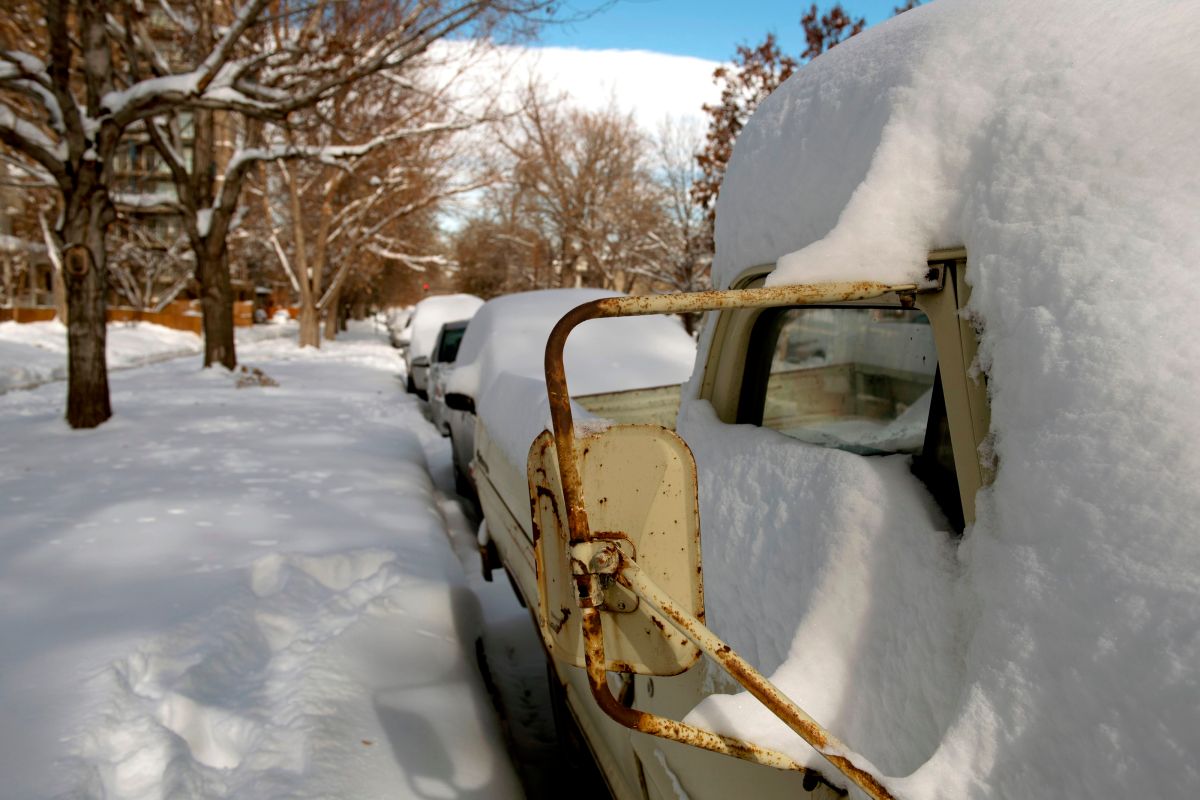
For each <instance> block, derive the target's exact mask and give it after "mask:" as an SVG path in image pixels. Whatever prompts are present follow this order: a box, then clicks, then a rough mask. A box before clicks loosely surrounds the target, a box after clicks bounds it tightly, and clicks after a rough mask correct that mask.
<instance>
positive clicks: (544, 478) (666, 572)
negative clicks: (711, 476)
mask: <svg viewBox="0 0 1200 800" xmlns="http://www.w3.org/2000/svg"><path fill="white" fill-rule="evenodd" d="M575 445H576V452H577V454H578V464H579V476H580V481H581V486H582V490H583V496H584V498H586V500H585V503H586V506H587V515H588V519H589V523H590V533H591V540H592V541H593V542H604V543H609V542H611V543H615V544H616V546H617V548H618V549H619V550H620V553H621V556H622V558H627V559H630V560H632V561H634V562H636V563H637V565H638V566H639V567H640V568H641V570H642V571H643V572H645V573H646V574H647V575H648V576H650V577H651V578H652V579H653V580H654V581H655V583H657V584H658V585H659V586H660V587H662V589H663V590H664V591H666V592H667V593H668V594H670V596H671V597H672V598H673V600H674V601H675V602H676V603H677V604H678V605H679V606H680V607H681V608H683V609H685V610H687V612H688V613H690V614H691V615H692V616H694V617H697V618H700V619H703V618H704V586H703V580H702V577H701V567H700V515H699V510H698V504H697V496H696V462H695V460H694V459H693V458H692V451H691V450H690V449H689V448H688V446H687V445H686V444H685V443H684V442H683V440H682V439H680V438H679V437H678V436H676V435H675V434H674V433H672V432H671V431H669V430H667V429H666V428H662V427H659V426H657V425H614V426H612V427H610V428H606V429H604V430H601V431H599V432H595V433H591V434H588V435H587V436H584V437H582V438H580V439H578V440H576V442H575ZM528 470H529V501H530V505H531V509H532V516H533V539H534V556H535V559H536V563H537V579H538V609H537V615H538V627H539V628H540V630H541V633H542V638H543V640H544V641H545V643H546V647H547V648H548V649H549V651H550V652H551V653H552V654H554V656H555V657H556V658H558V659H560V660H563V661H566V662H568V663H571V664H574V665H576V666H579V667H584V666H586V660H585V653H584V636H583V631H582V627H581V624H580V620H581V618H582V615H581V614H580V613H579V611H580V607H579V603H580V600H579V596H580V595H579V593H580V591H581V589H580V582H579V580H578V577H579V576H580V575H581V572H585V571H587V569H586V567H584V565H581V564H578V563H573V562H574V561H577V560H578V551H576V552H575V556H576V558H575V559H573V558H572V545H573V544H577V542H572V537H571V531H570V527H569V521H568V518H567V514H566V508H567V506H566V501H565V500H564V497H563V490H562V482H561V481H562V479H561V476H560V471H559V465H558V456H557V453H556V450H555V444H554V437H553V436H552V435H551V434H550V433H549V432H544V433H542V435H541V436H539V437H538V438H537V439H535V440H534V442H533V446H532V447H531V448H530V451H529V462H528ZM600 584H601V586H600V593H601V595H602V597H601V599H600V602H599V604H598V606H597V608H598V609H599V610H600V613H601V618H602V620H603V632H604V657H605V661H606V664H605V668H606V669H607V670H610V671H614V672H636V673H639V674H643V675H677V674H679V673H680V672H683V671H685V670H686V669H688V668H689V667H690V666H692V665H693V664H694V663H696V661H697V660H698V659H699V657H700V651H699V649H698V648H697V647H696V646H695V645H694V644H692V642H690V641H689V640H688V639H687V637H685V636H684V635H683V634H681V633H679V632H678V631H676V630H675V629H674V628H673V627H672V626H671V624H670V623H669V622H667V621H666V620H665V619H664V618H663V617H662V616H661V615H659V614H658V613H657V612H656V611H654V610H653V609H651V608H650V606H649V604H648V603H644V602H640V601H639V598H638V596H637V595H636V594H634V593H633V592H632V591H630V590H629V589H627V588H625V587H624V586H621V585H620V584H619V583H618V582H617V581H616V580H615V578H613V577H612V576H603V577H601V578H600Z"/></svg>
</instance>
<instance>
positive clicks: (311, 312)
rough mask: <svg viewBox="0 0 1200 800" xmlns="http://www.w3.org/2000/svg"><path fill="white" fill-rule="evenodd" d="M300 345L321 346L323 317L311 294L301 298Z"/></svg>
mask: <svg viewBox="0 0 1200 800" xmlns="http://www.w3.org/2000/svg"><path fill="white" fill-rule="evenodd" d="M300 346H301V347H320V346H321V317H320V315H319V314H318V313H317V304H316V303H314V302H313V301H312V297H311V296H309V297H301V298H300Z"/></svg>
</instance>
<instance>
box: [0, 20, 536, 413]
mask: <svg viewBox="0 0 1200 800" xmlns="http://www.w3.org/2000/svg"><path fill="white" fill-rule="evenodd" d="M13 5H14V8H13V9H12V10H11V11H9V13H7V14H6V17H5V19H4V22H3V24H2V25H0V36H2V37H3V38H2V39H0V143H3V145H4V146H5V147H6V148H7V149H8V152H9V154H10V155H14V156H15V157H16V159H17V161H18V162H19V163H20V165H21V167H22V168H23V169H25V170H26V171H27V172H28V173H29V174H30V175H31V176H34V177H36V178H37V179H38V180H39V181H41V182H42V183H44V184H46V185H48V186H52V187H54V188H55V189H56V190H57V191H58V193H59V194H60V196H61V198H62V204H61V209H62V212H61V214H60V217H59V224H58V225H57V226H56V237H57V238H58V239H59V240H60V241H61V243H62V245H63V249H64V265H65V269H64V273H65V276H66V294H67V304H68V307H69V312H70V313H69V320H68V340H69V356H68V375H69V377H68V389H67V420H68V422H69V423H70V424H71V425H72V426H73V427H94V426H96V425H99V424H100V423H102V422H103V421H104V420H106V419H108V417H109V416H111V414H112V409H111V405H110V402H109V395H108V375H107V369H106V364H105V353H104V350H105V295H106V291H107V283H108V281H107V278H108V275H107V256H108V254H107V251H106V246H105V234H106V232H107V230H108V227H109V225H110V224H111V223H112V222H113V220H114V218H115V206H114V202H113V196H112V192H111V187H112V185H113V158H114V154H115V152H116V149H117V147H118V146H119V144H120V142H121V141H122V137H123V136H124V135H125V133H126V131H127V130H129V129H130V127H131V126H133V125H135V124H142V125H144V126H145V131H146V133H147V134H148V135H149V136H151V137H152V138H153V139H154V142H155V145H156V146H158V147H159V149H160V152H162V153H163V155H164V159H165V160H166V162H167V165H168V167H169V168H170V170H171V173H172V175H173V177H174V179H175V184H176V187H177V189H178V195H179V197H178V204H179V207H180V208H181V210H183V211H184V212H185V213H184V214H183V221H184V226H185V230H186V233H187V235H188V238H189V241H190V242H191V244H192V247H193V250H194V252H195V256H196V270H197V276H198V278H199V283H200V285H201V289H202V304H203V308H204V312H205V364H211V363H214V362H216V363H222V364H225V365H226V366H233V365H234V364H235V363H236V356H235V353H234V347H233V324H232V291H231V287H230V282H229V271H228V264H227V260H226V259H227V245H226V237H227V234H228V232H229V228H230V224H231V222H232V221H233V219H234V214H235V211H236V209H237V204H238V196H239V194H240V191H241V187H242V183H243V181H244V180H245V177H246V174H247V173H248V171H249V170H250V168H251V166H252V164H253V163H255V162H256V161H257V160H260V159H261V158H264V157H266V158H278V157H283V155H284V154H282V153H278V152H274V153H272V152H267V153H263V152H262V151H261V150H260V149H259V148H258V147H257V144H258V140H257V136H256V132H257V126H256V125H253V124H249V125H245V126H234V127H236V128H237V129H239V130H241V131H243V132H244V133H243V134H242V135H241V138H240V145H241V146H240V147H238V148H237V149H236V150H235V151H234V152H233V153H231V154H230V155H229V158H228V159H227V161H226V164H225V168H224V169H223V170H220V169H219V168H218V164H217V163H216V161H217V159H216V142H215V138H216V132H217V128H218V120H217V119H216V117H215V115H216V114H220V113H237V114H239V115H244V116H245V117H246V118H249V119H251V120H258V121H282V120H285V119H286V118H287V117H288V115H290V114H292V113H293V112H295V111H297V110H300V109H303V108H308V107H311V106H312V105H313V104H315V103H317V102H319V101H320V100H321V99H323V98H325V97H328V96H329V95H330V94H331V93H333V92H335V91H337V90H338V89H339V88H340V87H343V86H346V85H348V84H352V83H354V82H355V81H357V80H359V79H361V78H363V77H365V76H367V75H370V74H373V73H377V72H381V71H393V70H398V69H400V68H401V67H403V66H404V65H405V64H407V63H408V62H410V61H411V60H412V59H414V58H416V57H418V56H420V54H421V53H423V52H424V51H425V50H426V49H427V48H428V47H429V45H430V44H431V43H432V42H434V41H437V40H438V39H440V38H442V37H444V36H447V35H449V34H451V33H454V32H456V31H467V30H470V31H472V32H479V33H486V32H487V30H488V29H489V28H491V27H494V26H495V25H496V24H498V23H499V22H501V21H504V20H515V21H517V22H518V23H525V22H529V21H530V20H532V18H533V16H534V15H535V14H537V13H538V12H539V11H542V10H545V9H547V8H548V7H549V6H551V5H552V3H551V2H550V0H358V2H353V3H325V2H315V3H296V4H293V3H290V2H279V0H274V2H272V0H244V2H240V3H238V2H236V0H193V2H191V3H190V4H189V3H181V4H179V5H178V6H175V5H172V4H170V3H161V4H159V5H158V6H157V7H153V8H152V7H149V6H148V5H146V4H144V3H142V2H139V1H137V0H111V2H108V3H93V2H87V0H46V2H45V4H44V6H39V5H35V4H34V3H32V2H30V1H29V0H26V2H19V3H15V4H13ZM182 44H186V45H187V46H181V45H182ZM186 129H190V130H191V131H192V134H191V136H192V141H191V143H190V147H188V148H184V149H181V148H180V147H179V145H180V144H181V143H182V142H184V139H185V138H186V137H185V136H184V134H183V131H184V130H186ZM177 131H178V132H179V133H178V134H177V133H176V132H177ZM187 149H190V150H191V158H190V159H189V158H188V156H187V154H186V150H187Z"/></svg>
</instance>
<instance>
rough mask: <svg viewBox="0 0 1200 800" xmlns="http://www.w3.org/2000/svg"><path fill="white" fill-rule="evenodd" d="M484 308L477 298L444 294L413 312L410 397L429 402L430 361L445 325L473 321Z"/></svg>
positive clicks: (407, 369) (408, 359) (408, 369)
mask: <svg viewBox="0 0 1200 800" xmlns="http://www.w3.org/2000/svg"><path fill="white" fill-rule="evenodd" d="M481 305H483V300H481V299H480V298H478V297H476V296H475V295H473V294H444V295H436V296H434V297H426V298H425V299H424V300H422V301H421V302H419V303H417V305H416V308H414V309H413V313H412V318H411V319H410V320H409V323H408V328H407V336H406V337H404V338H406V339H407V347H406V349H405V350H404V368H405V372H406V374H407V375H408V383H407V388H408V391H409V393H410V394H415V395H417V396H418V397H420V398H421V399H426V398H427V394H426V390H427V388H428V382H429V357H430V354H432V353H433V345H434V343H435V341H436V340H437V335H438V332H439V331H440V330H441V329H442V325H444V324H446V323H447V322H451V321H453V320H460V319H470V318H471V315H472V314H474V313H475V311H476V309H478V308H479V307H480V306H481Z"/></svg>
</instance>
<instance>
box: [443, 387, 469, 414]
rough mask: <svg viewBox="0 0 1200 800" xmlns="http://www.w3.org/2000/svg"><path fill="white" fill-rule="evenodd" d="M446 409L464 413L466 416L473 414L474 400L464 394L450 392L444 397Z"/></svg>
mask: <svg viewBox="0 0 1200 800" xmlns="http://www.w3.org/2000/svg"><path fill="white" fill-rule="evenodd" d="M446 408H449V409H452V410H454V411H465V412H467V413H468V414H474V413H475V400H474V399H472V398H471V397H468V396H467V395H465V394H458V393H457V392H452V393H450V394H447V395H446Z"/></svg>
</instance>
